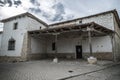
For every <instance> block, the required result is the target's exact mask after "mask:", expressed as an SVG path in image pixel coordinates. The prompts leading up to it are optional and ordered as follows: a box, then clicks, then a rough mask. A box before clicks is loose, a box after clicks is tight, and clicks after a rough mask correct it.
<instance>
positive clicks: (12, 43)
mask: <svg viewBox="0 0 120 80" xmlns="http://www.w3.org/2000/svg"><path fill="white" fill-rule="evenodd" d="M8 50H15V40H14V39H12V38H11V39H10V40H9V41H8Z"/></svg>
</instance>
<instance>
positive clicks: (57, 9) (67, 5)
mask: <svg viewBox="0 0 120 80" xmlns="http://www.w3.org/2000/svg"><path fill="white" fill-rule="evenodd" d="M119 5H120V0H0V19H4V18H7V17H10V16H13V15H17V14H20V13H24V12H30V13H32V14H34V15H35V16H37V17H38V18H40V19H41V20H43V21H45V22H47V23H49V24H50V23H54V22H59V21H64V20H69V19H74V18H78V17H83V16H87V15H91V14H96V13H100V12H104V11H108V10H113V9H116V10H117V11H118V13H119V14H120V6H119Z"/></svg>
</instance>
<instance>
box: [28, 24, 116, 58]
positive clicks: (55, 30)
mask: <svg viewBox="0 0 120 80" xmlns="http://www.w3.org/2000/svg"><path fill="white" fill-rule="evenodd" d="M112 33H113V31H112V30H110V29H107V28H105V27H103V26H101V25H99V24H97V23H94V22H91V23H84V24H72V25H71V24H70V25H62V26H58V27H57V26H56V27H50V28H46V29H42V30H35V31H29V32H28V34H29V39H28V40H29V43H28V44H29V48H28V53H27V57H28V59H42V58H54V57H58V58H68V59H81V58H84V59H86V58H87V57H89V56H96V57H97V58H99V59H107V60H113V58H114V56H113V55H114V54H113V51H112V43H111V42H112V39H111V36H112Z"/></svg>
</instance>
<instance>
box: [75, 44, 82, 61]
mask: <svg viewBox="0 0 120 80" xmlns="http://www.w3.org/2000/svg"><path fill="white" fill-rule="evenodd" d="M76 58H77V59H81V58H82V46H81V45H77V46H76Z"/></svg>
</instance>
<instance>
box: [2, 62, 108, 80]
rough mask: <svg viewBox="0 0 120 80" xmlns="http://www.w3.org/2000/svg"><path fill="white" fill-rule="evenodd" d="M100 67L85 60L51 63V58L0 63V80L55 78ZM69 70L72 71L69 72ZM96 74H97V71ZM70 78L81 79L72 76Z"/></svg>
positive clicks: (44, 79) (50, 79)
mask: <svg viewBox="0 0 120 80" xmlns="http://www.w3.org/2000/svg"><path fill="white" fill-rule="evenodd" d="M101 68H104V66H103V65H89V64H88V63H87V62H86V61H61V62H59V63H53V62H52V60H41V61H28V62H19V63H0V80H57V79H60V78H64V77H69V76H71V75H76V74H81V73H84V72H87V71H88V72H89V71H92V70H96V69H101ZM69 71H74V72H72V73H70V72H69ZM108 73H109V72H108ZM97 74H98V75H99V73H97ZM102 75H103V74H102ZM87 76H90V78H93V77H91V76H92V75H87ZM83 77H84V76H83ZM71 80H81V79H80V78H75V79H74V78H73V79H71ZM86 80H87V79H86ZM89 80H92V79H89ZM101 80H102V79H101Z"/></svg>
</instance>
